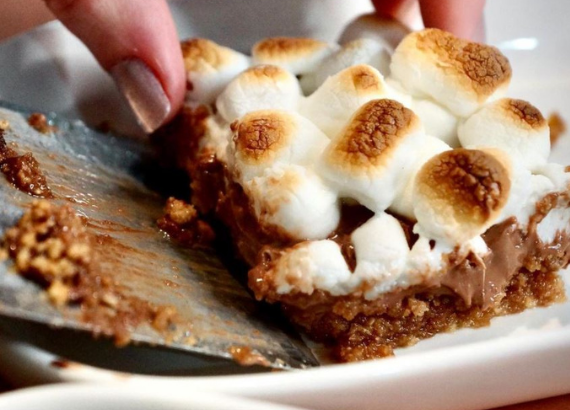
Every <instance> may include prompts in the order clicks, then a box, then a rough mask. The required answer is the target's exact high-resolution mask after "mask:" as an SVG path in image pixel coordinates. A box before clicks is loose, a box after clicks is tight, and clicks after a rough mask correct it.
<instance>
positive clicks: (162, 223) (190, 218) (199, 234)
mask: <svg viewBox="0 0 570 410" xmlns="http://www.w3.org/2000/svg"><path fill="white" fill-rule="evenodd" d="M157 223H158V227H159V228H160V229H162V230H163V231H164V232H166V233H167V234H168V235H169V236H170V237H171V238H173V239H174V240H176V241H177V242H180V243H181V244H183V245H185V246H189V247H192V248H204V247H210V246H211V244H212V242H213V241H214V238H215V234H214V230H213V229H212V227H211V226H210V225H209V224H208V223H207V222H204V221H203V220H201V219H200V216H199V214H198V211H197V210H196V208H194V206H193V205H191V204H188V203H186V202H184V201H182V200H179V199H175V198H168V201H167V202H166V206H165V207H164V216H163V217H162V218H160V219H159V220H158V222H157Z"/></svg>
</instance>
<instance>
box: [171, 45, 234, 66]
mask: <svg viewBox="0 0 570 410" xmlns="http://www.w3.org/2000/svg"><path fill="white" fill-rule="evenodd" d="M180 46H181V48H182V57H183V58H184V67H185V68H186V71H193V72H204V71H205V70H206V67H210V68H214V69H218V68H220V67H222V66H224V65H226V64H228V62H229V61H231V53H230V52H229V51H228V50H227V49H225V48H224V47H221V46H220V45H218V44H216V43H214V42H213V41H210V40H206V39H203V38H193V39H189V40H186V41H183V42H182V43H181V44H180Z"/></svg>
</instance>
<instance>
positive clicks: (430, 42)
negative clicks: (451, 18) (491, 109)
mask: <svg viewBox="0 0 570 410" xmlns="http://www.w3.org/2000/svg"><path fill="white" fill-rule="evenodd" d="M390 71H391V75H392V76H393V77H394V78H395V79H396V80H398V81H400V82H401V83H402V85H403V86H404V87H405V88H406V89H407V90H408V91H409V92H410V93H412V95H414V96H415V97H420V98H425V97H426V96H429V97H431V98H433V99H434V100H435V101H436V102H438V103H439V104H441V105H442V106H444V107H445V108H447V109H448V110H450V111H451V112H452V113H454V114H455V115H458V116H461V117H467V116H469V115H471V114H472V113H473V112H475V110H477V108H479V107H480V106H481V105H482V104H484V103H485V102H486V101H492V100H493V99H497V98H499V97H500V96H502V95H503V94H504V92H505V90H506V88H507V86H508V84H509V82H510V78H511V67H510V65H509V62H508V60H507V59H506V57H505V56H503V55H502V54H501V52H500V51H499V50H498V49H496V48H494V47H491V46H486V45H482V44H477V43H470V42H468V41H465V40H461V39H458V38H456V37H454V36H453V35H452V34H449V33H446V32H444V31H441V30H437V29H427V30H423V31H419V32H415V33H411V34H409V35H408V36H406V37H405V38H404V40H402V42H401V43H400V45H399V46H398V47H397V48H396V51H395V52H394V54H393V56H392V62H391V64H390Z"/></svg>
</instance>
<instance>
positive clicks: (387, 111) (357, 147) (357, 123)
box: [317, 99, 425, 212]
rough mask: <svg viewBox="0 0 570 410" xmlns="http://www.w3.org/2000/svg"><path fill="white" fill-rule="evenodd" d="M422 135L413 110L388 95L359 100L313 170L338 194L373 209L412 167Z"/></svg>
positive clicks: (379, 207)
mask: <svg viewBox="0 0 570 410" xmlns="http://www.w3.org/2000/svg"><path fill="white" fill-rule="evenodd" d="M424 138H425V134H424V132H423V128H422V126H421V122H420V121H419V119H418V118H417V116H416V115H415V114H414V113H413V112H412V111H410V110H409V109H407V108H405V107H404V106H403V105H401V104H400V103H398V102H396V101H393V100H386V99H384V100H373V101H370V102H369V103H367V104H365V105H364V106H362V107H361V108H360V109H359V110H358V111H357V112H356V114H355V115H354V116H353V118H352V119H351V120H350V123H349V125H348V126H347V127H346V128H345V130H344V131H343V132H342V133H341V135H340V136H339V137H338V138H336V139H335V140H333V141H332V142H331V143H330V144H329V145H328V146H327V149H326V150H325V152H324V154H323V156H322V157H321V160H320V161H319V163H318V165H317V170H318V172H319V173H320V175H322V176H323V177H324V178H325V179H326V180H327V181H328V182H329V184H331V186H333V187H335V188H336V189H338V191H339V194H340V195H341V196H342V197H348V198H353V199H356V200H358V201H359V202H360V203H361V204H362V205H364V206H366V207H367V208H369V209H370V210H372V211H374V212H380V211H383V210H385V209H386V208H388V206H390V204H391V203H392V201H393V200H394V197H395V196H396V194H397V193H398V191H399V190H400V189H401V188H402V183H403V182H405V181H406V180H407V179H408V178H409V176H410V173H411V172H412V170H413V169H414V156H413V155H410V153H411V152H415V150H416V148H417V147H418V145H421V144H422V141H423V140H424Z"/></svg>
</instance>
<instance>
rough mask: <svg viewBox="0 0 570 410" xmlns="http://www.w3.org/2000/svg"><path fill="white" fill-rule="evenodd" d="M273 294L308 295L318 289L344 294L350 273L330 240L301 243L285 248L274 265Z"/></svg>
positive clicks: (336, 245)
mask: <svg viewBox="0 0 570 410" xmlns="http://www.w3.org/2000/svg"><path fill="white" fill-rule="evenodd" d="M274 271H275V277H274V279H273V280H274V282H275V286H276V288H277V293H281V294H284V293H290V292H292V291H297V292H301V293H305V294H309V295H310V294H312V293H313V292H314V291H315V289H322V290H325V291H328V292H330V293H331V294H332V295H334V296H336V295H342V294H346V291H345V290H344V284H345V283H346V282H347V281H348V279H349V278H350V275H351V272H350V269H349V268H348V265H347V264H346V261H345V259H344V257H343V256H342V253H341V251H340V247H339V246H338V244H336V243H335V242H333V241H331V240H322V241H311V242H302V243H300V244H297V245H295V246H294V247H292V248H289V249H288V250H287V251H286V252H285V254H284V255H283V256H282V257H281V258H279V260H278V261H277V264H276V266H275V269H274Z"/></svg>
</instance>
